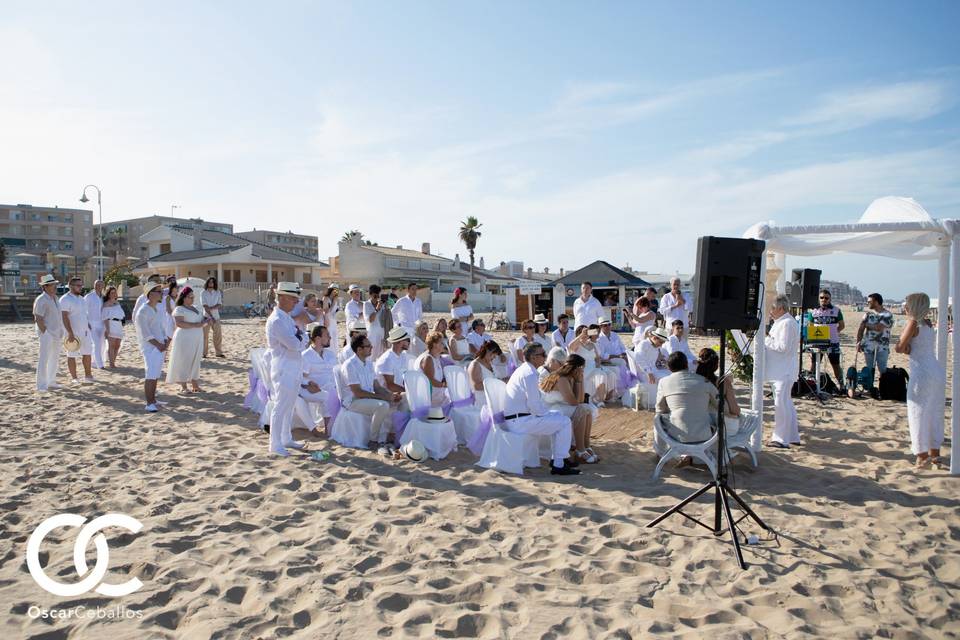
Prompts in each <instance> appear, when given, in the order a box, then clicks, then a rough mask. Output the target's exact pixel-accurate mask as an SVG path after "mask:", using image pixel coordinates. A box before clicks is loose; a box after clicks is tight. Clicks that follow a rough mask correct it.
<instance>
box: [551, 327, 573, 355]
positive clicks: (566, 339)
mask: <svg viewBox="0 0 960 640" xmlns="http://www.w3.org/2000/svg"><path fill="white" fill-rule="evenodd" d="M576 337H577V335H576V333H575V332H574V328H573V327H569V326H568V327H567V333H566V335H564V333H563V332H562V331H560V329H557V330H555V331H554V332H553V344H555V345H556V346H558V347H560V348H561V349H563V350H564V351H566V350H567V349H569V348H570V343H571V342H573V339H574V338H576Z"/></svg>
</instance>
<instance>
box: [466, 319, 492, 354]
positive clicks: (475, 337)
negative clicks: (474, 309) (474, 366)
mask: <svg viewBox="0 0 960 640" xmlns="http://www.w3.org/2000/svg"><path fill="white" fill-rule="evenodd" d="M486 328H487V325H485V324H484V322H483V320H481V319H480V318H477V319H476V320H474V321H473V322H471V323H470V333H468V334H467V342H469V343H470V347H471V348H472V349H476V350H477V351H480V347H482V346H483V344H484V343H485V342H490V341H491V340H493V338H491V337H490V335H489V334H486V333H484V331H486ZM471 353H473V354H474V355H476V352H474V351H471Z"/></svg>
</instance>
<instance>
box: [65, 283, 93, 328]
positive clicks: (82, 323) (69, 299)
mask: <svg viewBox="0 0 960 640" xmlns="http://www.w3.org/2000/svg"><path fill="white" fill-rule="evenodd" d="M60 310H61V311H66V312H67V318H68V319H69V320H70V328H71V329H72V330H73V335H75V336H77V337H78V338H79V337H81V336H85V335H88V334H89V333H90V320H89V318H88V317H87V301H86V300H84V299H83V298H82V297H80V296H75V295H73V294H72V293H69V292H67V293H65V294H63V295H62V296H61V297H60ZM64 329H66V326H64Z"/></svg>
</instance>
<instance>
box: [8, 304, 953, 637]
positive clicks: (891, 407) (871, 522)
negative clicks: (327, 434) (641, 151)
mask: <svg viewBox="0 0 960 640" xmlns="http://www.w3.org/2000/svg"><path fill="white" fill-rule="evenodd" d="M856 322H858V318H856V314H853V313H852V312H851V314H850V317H849V318H848V323H847V324H848V329H847V331H846V334H845V339H846V342H845V349H846V351H847V356H848V357H847V361H846V362H845V363H844V366H847V365H848V364H850V362H851V360H852V343H851V342H850V340H851V338H852V336H853V334H854V332H855V327H856ZM895 333H897V331H895ZM494 335H495V336H496V337H497V338H498V339H499V340H500V341H501V344H505V340H506V338H507V337H509V335H511V334H506V333H497V332H495V333H494ZM262 337H263V321H262V320H257V319H253V320H227V321H225V323H224V343H225V345H226V352H227V356H228V357H227V358H226V359H208V360H204V361H203V365H202V382H203V385H204V387H205V389H206V393H205V394H203V395H196V396H179V395H176V394H175V393H174V391H175V389H174V388H172V387H171V386H170V385H166V384H161V386H160V391H161V399H162V400H166V401H167V402H168V403H169V404H168V405H167V406H166V407H165V409H164V411H162V412H161V413H159V414H156V415H147V414H145V413H143V402H142V383H141V379H140V376H141V375H142V367H141V360H140V357H139V353H138V351H137V350H136V348H135V346H134V342H135V339H134V337H133V331H132V327H131V326H129V325H128V326H127V338H128V340H127V341H126V342H125V344H124V347H123V350H122V352H121V354H120V357H119V360H118V364H119V368H118V369H117V370H116V371H97V372H96V378H97V382H96V383H95V384H94V385H90V386H66V387H65V388H64V389H63V390H62V391H58V392H56V393H51V394H46V395H37V394H36V393H35V391H34V367H35V362H36V353H37V346H36V340H35V338H34V331H33V327H32V325H25V324H20V325H0V388H2V389H3V393H2V397H0V425H2V427H3V433H4V435H5V438H4V440H5V442H4V446H3V448H2V449H0V469H2V475H0V512H2V526H0V613H2V618H3V622H2V625H0V635H2V637H4V638H110V639H111V640H121V639H125V638H210V637H215V638H275V637H288V636H289V637H296V638H317V637H321V636H323V637H336V638H356V639H364V640H366V639H369V638H375V637H380V638H391V637H393V638H405V637H416V638H436V637H440V638H453V637H478V638H524V639H533V638H642V637H651V636H653V635H662V636H664V637H688V638H703V637H716V638H728V637H730V638H732V637H737V638H740V637H750V638H780V637H788V638H802V637H811V638H813V637H836V638H873V637H890V638H937V637H956V636H958V635H960V516H958V513H960V511H958V508H960V497H958V490H957V489H958V484H957V479H956V478H952V477H950V476H949V475H948V473H947V472H946V471H939V470H928V471H919V472H918V471H915V470H914V469H913V465H912V459H911V455H910V452H909V434H908V430H907V422H906V407H905V405H903V404H898V403H893V402H878V401H873V400H870V399H864V400H849V399H837V400H832V401H830V402H829V403H828V404H827V405H825V406H820V405H818V404H816V403H815V402H814V401H811V400H798V401H797V406H798V411H799V415H800V428H801V435H802V436H803V440H804V446H802V447H795V448H793V449H791V450H789V451H781V450H775V449H770V448H766V447H765V448H764V449H763V451H762V453H761V454H760V461H759V467H758V468H756V469H754V468H753V467H752V466H751V465H750V464H749V462H748V461H745V459H744V458H738V459H737V461H736V464H735V465H734V475H733V481H734V484H735V486H736V488H737V489H738V490H739V491H740V492H741V493H742V495H743V496H744V497H745V498H746V499H747V500H748V501H749V503H750V505H751V506H752V507H753V508H755V509H756V511H757V512H758V514H759V515H760V516H761V517H762V518H764V519H765V520H766V522H767V524H768V525H770V526H771V527H772V528H773V530H774V531H775V534H776V535H775V536H768V535H767V534H766V533H765V532H763V531H762V530H760V529H759V528H757V527H755V526H754V525H753V524H752V523H748V522H746V521H745V522H744V523H742V525H741V527H742V529H743V533H745V534H749V533H756V534H759V535H760V537H761V540H760V544H759V545H756V546H745V547H744V554H745V559H746V561H747V563H748V565H749V567H748V569H747V570H745V571H741V570H740V569H739V568H738V567H737V565H736V563H735V561H734V559H733V555H732V547H731V545H730V543H729V538H724V539H722V540H715V539H714V538H713V536H712V535H710V533H709V532H707V531H705V530H703V529H700V528H698V527H695V526H694V525H693V524H692V523H689V522H687V521H684V520H683V519H682V518H673V519H670V520H668V521H666V522H665V523H663V525H661V526H659V527H657V528H653V529H648V528H645V524H646V523H647V522H648V521H649V520H650V519H652V518H654V517H655V516H656V515H658V514H659V513H661V512H662V511H663V510H664V509H666V508H668V507H669V506H671V505H673V504H674V503H675V502H676V501H677V500H678V499H680V498H682V497H685V496H686V495H687V494H689V493H690V492H691V491H693V490H694V489H695V488H697V487H699V486H700V485H701V484H702V483H703V482H705V481H706V480H707V474H706V472H703V471H699V470H696V469H689V468H687V469H682V470H677V469H673V468H672V466H668V467H667V469H666V470H665V472H664V474H663V477H662V478H661V479H660V480H657V481H654V480H652V479H651V474H652V472H653V469H654V466H655V464H656V458H655V456H654V454H653V452H652V449H651V437H650V431H651V419H652V415H653V414H652V413H647V412H640V413H636V412H633V411H631V410H627V409H623V408H611V409H604V410H602V412H601V418H600V421H599V423H598V424H597V425H596V427H595V430H594V432H595V437H596V438H597V439H596V442H595V449H596V450H597V453H598V454H599V455H600V457H601V459H602V461H601V463H600V464H597V465H591V466H584V467H583V475H581V476H579V477H573V478H562V479H557V478H555V477H552V476H550V474H549V469H548V468H547V467H546V466H543V467H541V468H539V469H535V470H531V471H530V472H529V473H527V474H526V475H524V476H522V477H517V476H507V475H500V474H497V473H495V472H491V471H484V470H482V469H480V468H478V467H476V466H475V465H474V464H473V462H474V458H473V456H472V455H471V454H470V452H469V451H467V450H465V449H461V450H460V451H458V452H457V453H455V454H454V455H452V456H450V457H448V458H447V459H445V460H443V461H440V462H437V461H428V462H425V463H422V464H415V463H413V462H409V461H393V460H388V459H385V458H383V457H379V456H377V455H376V454H375V453H373V452H364V451H358V450H352V449H346V448H343V447H340V446H338V445H336V444H334V443H332V442H327V441H325V440H312V441H309V442H308V445H309V448H310V449H311V450H316V449H320V448H327V449H328V450H330V451H331V452H332V454H333V458H332V459H331V460H329V461H327V462H315V461H312V460H311V459H310V458H309V457H308V456H307V455H294V456H293V457H291V458H289V459H279V458H276V457H273V456H270V455H268V454H267V436H266V435H265V434H263V433H261V432H260V431H259V430H258V429H257V428H256V416H255V415H254V414H251V413H248V412H246V411H245V410H244V409H243V407H242V401H243V396H244V395H245V393H246V391H247V368H248V358H247V353H248V350H249V349H250V348H251V347H254V346H260V345H261V343H262V339H263V338H262ZM625 339H628V337H627V336H625ZM691 342H692V343H693V344H692V346H694V347H699V346H705V345H707V344H709V343H710V340H708V339H704V338H694V339H693V340H692V341H691ZM891 364H897V365H899V366H906V359H905V358H904V357H903V356H899V355H892V357H891ZM66 378H67V374H66V364H65V363H62V364H61V368H60V378H59V380H60V382H62V383H66ZM738 394H739V395H740V397H741V399H742V402H743V404H744V405H745V404H746V398H747V397H748V394H749V391H748V389H747V388H746V387H740V388H739V389H738ZM948 395H949V394H948ZM769 409H770V414H771V415H770V418H771V420H772V407H770V408H769ZM949 415H950V409H949V407H948V409H947V417H948V421H949ZM770 428H771V424H770V422H768V424H767V430H768V431H767V433H769V429H770ZM948 435H949V433H948ZM764 440H766V438H764ZM948 443H949V438H948V441H947V443H945V449H946V450H947V451H948V450H949V444H948ZM697 510H699V511H700V512H701V513H702V514H704V517H708V515H707V514H712V503H711V504H709V505H708V504H707V502H706V501H704V503H703V506H702V507H699V508H698V509H694V511H697ZM108 512H118V513H124V514H127V515H130V516H132V517H134V518H137V519H138V520H140V521H141V522H142V523H143V525H144V526H143V529H142V531H140V532H139V533H137V534H129V533H125V532H122V531H120V530H113V529H111V530H107V531H105V534H106V537H107V538H108V540H109V544H110V571H109V572H108V574H107V580H109V581H111V582H116V583H119V582H123V581H125V580H127V579H128V578H129V577H131V576H137V577H139V578H140V579H141V580H142V582H143V586H142V587H141V588H140V589H139V590H138V591H136V592H134V593H132V594H130V595H127V596H124V597H120V598H108V597H106V596H102V595H99V594H97V593H95V592H90V593H87V594H85V595H81V596H77V597H72V598H71V597H67V598H60V597H57V596H53V595H51V594H49V593H47V592H45V591H43V590H42V589H41V588H40V587H39V586H38V585H37V584H36V583H35V582H34V580H33V579H32V578H31V576H30V574H29V572H28V570H27V564H26V561H25V548H26V543H27V539H28V537H29V536H30V534H31V532H32V531H33V530H34V528H36V527H37V525H38V524H39V523H40V522H42V521H43V520H44V519H46V518H48V517H50V516H52V515H55V514H57V513H75V514H80V515H82V516H84V517H88V518H92V517H95V516H98V515H101V514H104V513H108ZM73 533H75V532H71V531H70V530H66V529H61V530H58V531H55V532H53V533H52V534H51V535H50V536H49V537H48V538H47V540H46V543H45V544H44V547H43V551H44V553H43V554H41V560H42V561H44V562H47V563H48V564H47V568H46V572H47V573H48V574H49V575H50V576H51V577H57V578H58V579H60V580H61V581H63V582H75V581H77V580H78V579H79V578H78V577H77V575H76V571H75V569H74V567H73V562H72V552H73V539H74V538H73ZM94 556H95V554H94V553H93V545H90V548H89V549H88V554H87V561H88V564H90V565H91V566H92V564H93V563H94V560H95V557H94ZM78 606H83V607H84V608H85V609H86V610H88V611H89V610H96V609H97V607H98V606H99V607H101V608H102V609H110V610H115V609H116V608H117V607H118V606H122V607H123V608H124V609H125V610H126V613H125V614H123V615H120V616H119V617H118V618H117V617H115V618H113V619H102V620H97V619H89V618H82V619H54V618H43V617H35V616H33V615H32V613H35V612H36V611H37V609H36V608H40V609H45V610H50V609H59V610H64V609H74V610H75V609H76V608H77V607H78ZM131 612H139V614H140V615H136V613H132V614H131ZM127 615H130V616H131V617H126V616H127Z"/></svg>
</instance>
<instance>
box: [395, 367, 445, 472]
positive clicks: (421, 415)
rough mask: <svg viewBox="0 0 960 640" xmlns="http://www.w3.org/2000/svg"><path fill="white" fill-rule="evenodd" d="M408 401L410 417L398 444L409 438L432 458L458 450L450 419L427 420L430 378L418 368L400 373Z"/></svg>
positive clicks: (408, 440) (439, 457) (439, 458)
mask: <svg viewBox="0 0 960 640" xmlns="http://www.w3.org/2000/svg"><path fill="white" fill-rule="evenodd" d="M403 387H404V389H405V390H406V396H407V404H408V405H410V421H409V422H408V423H407V426H406V427H405V428H404V430H403V434H401V436H400V441H399V443H398V444H399V445H401V446H403V445H405V444H407V443H408V442H410V441H411V440H417V441H419V442H420V443H421V444H422V445H423V446H424V448H426V450H427V453H429V454H430V457H431V458H433V459H434V460H443V459H444V458H446V457H447V455H448V454H449V453H450V452H452V451H456V450H457V430H456V428H455V427H454V424H453V421H452V420H445V421H443V422H439V421H437V422H429V421H427V419H426V418H427V414H428V413H429V412H430V405H431V403H430V398H431V391H430V380H428V379H427V376H426V375H425V374H424V373H423V372H422V371H418V370H412V369H411V370H410V371H407V372H406V373H405V374H404V376H403Z"/></svg>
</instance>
